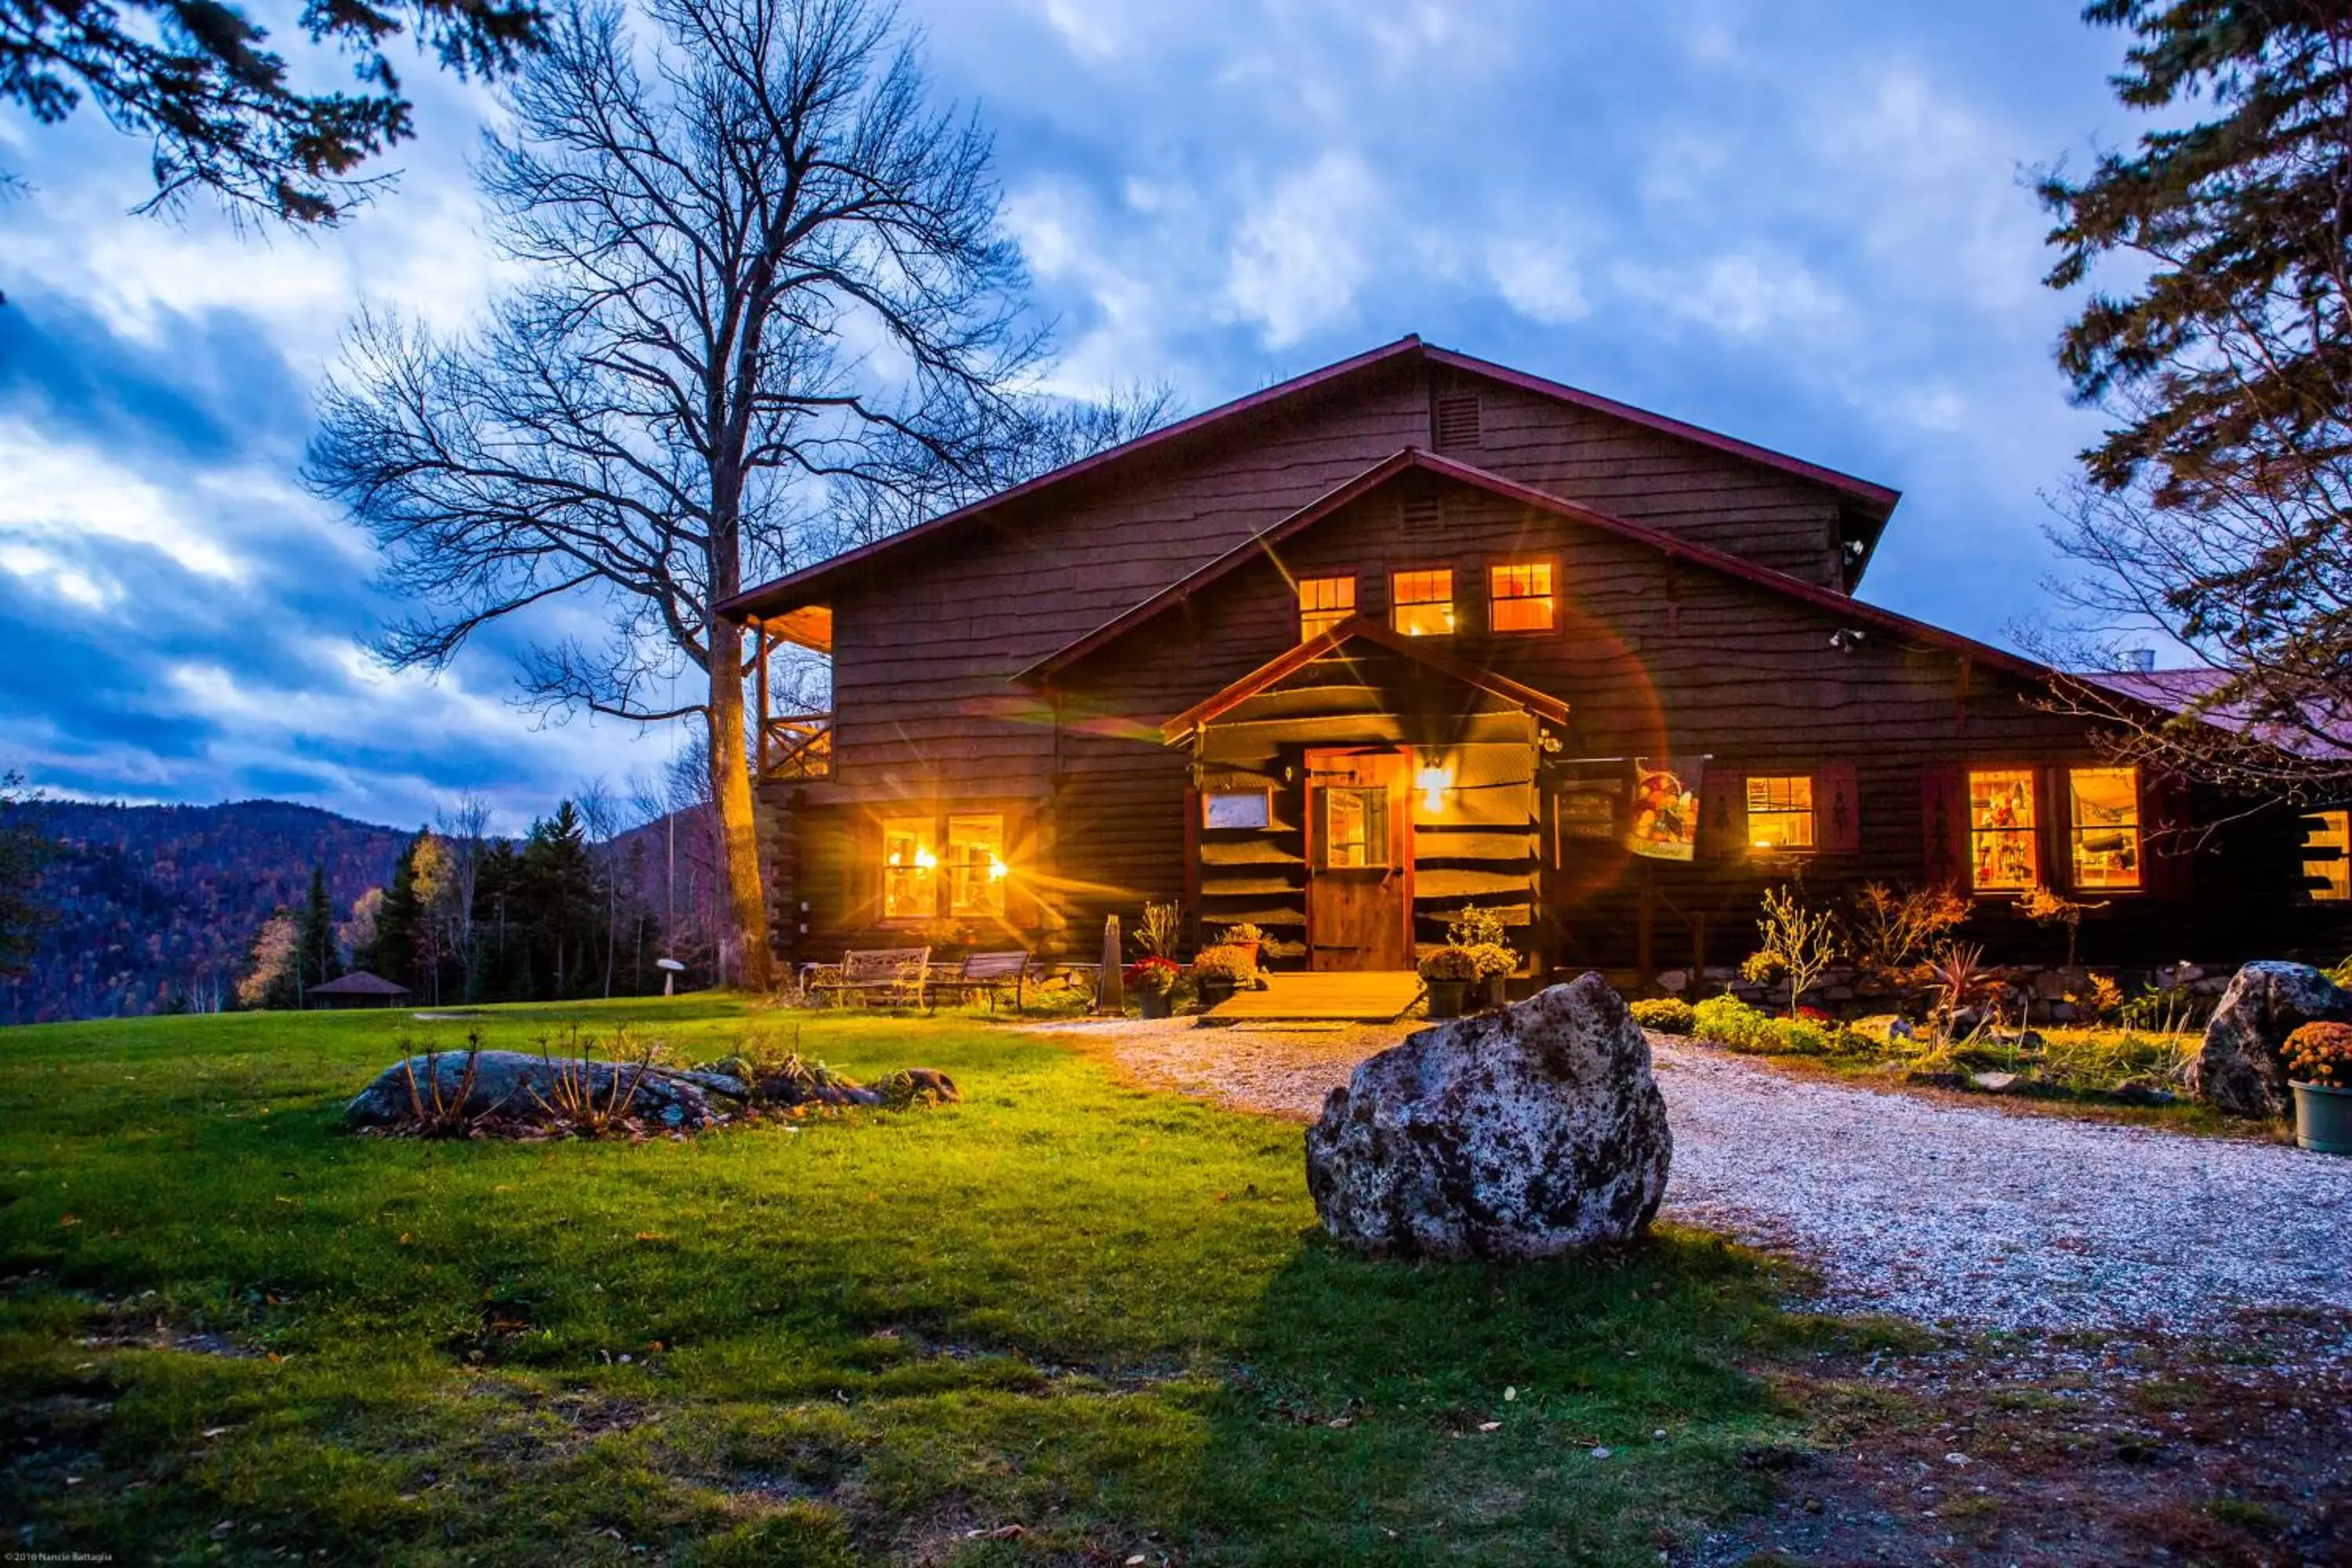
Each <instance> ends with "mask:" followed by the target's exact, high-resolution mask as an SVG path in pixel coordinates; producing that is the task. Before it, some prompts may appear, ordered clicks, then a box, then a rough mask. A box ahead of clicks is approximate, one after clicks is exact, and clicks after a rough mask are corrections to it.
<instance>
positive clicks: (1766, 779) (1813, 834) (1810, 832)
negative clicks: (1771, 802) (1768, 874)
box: [1739, 768, 1822, 855]
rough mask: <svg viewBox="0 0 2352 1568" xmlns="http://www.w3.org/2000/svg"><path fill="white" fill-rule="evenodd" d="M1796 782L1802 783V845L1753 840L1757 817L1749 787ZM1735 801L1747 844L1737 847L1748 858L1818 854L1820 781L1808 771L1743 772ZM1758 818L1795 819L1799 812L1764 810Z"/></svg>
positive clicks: (1794, 809)
mask: <svg viewBox="0 0 2352 1568" xmlns="http://www.w3.org/2000/svg"><path fill="white" fill-rule="evenodd" d="M1798 779H1801V780H1803V781H1804V785H1805V804H1804V806H1803V807H1802V815H1803V816H1804V819H1805V842H1804V843H1802V844H1759V843H1758V842H1757V841H1756V818H1757V816H1758V815H1759V814H1758V812H1757V810H1756V805H1755V800H1754V797H1753V796H1752V795H1749V793H1748V791H1749V788H1750V786H1751V785H1754V784H1769V783H1772V782H1775V781H1781V782H1787V781H1793V780H1798ZM1739 800H1740V812H1741V820H1742V822H1743V823H1744V824H1745V825H1746V826H1745V833H1744V837H1746V838H1747V843H1746V844H1745V845H1743V846H1742V849H1743V851H1744V852H1745V853H1747V854H1749V855H1818V854H1820V853H1821V852H1822V804H1821V778H1820V775H1819V774H1818V773H1815V772H1814V771H1813V770H1812V769H1811V768H1803V769H1794V770H1772V769H1765V768H1749V769H1743V770H1741V772H1740V774H1739ZM1762 815H1763V816H1798V815H1799V810H1798V808H1795V807H1791V808H1790V809H1789V810H1786V811H1767V812H1764V813H1762Z"/></svg>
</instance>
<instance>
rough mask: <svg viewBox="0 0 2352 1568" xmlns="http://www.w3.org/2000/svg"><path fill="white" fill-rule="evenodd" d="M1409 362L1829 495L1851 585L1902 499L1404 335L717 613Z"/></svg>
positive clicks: (820, 591) (806, 600)
mask: <svg viewBox="0 0 2352 1568" xmlns="http://www.w3.org/2000/svg"><path fill="white" fill-rule="evenodd" d="M1412 358H1418V359H1420V360H1421V361H1423V363H1429V364H1434V365H1440V366H1443V367H1444V368H1447V369H1451V370H1456V371H1461V372H1464V373H1466V374H1472V375H1480V376H1485V377H1487V378H1488V379H1490V380H1493V381H1496V382H1500V383H1502V384H1506V385H1508V386H1513V387H1517V388H1518V389H1519V390H1520V391H1523V392H1528V393H1532V394H1534V395H1538V396H1541V397H1547V398H1551V399H1554V400H1556V401H1559V402H1562V403H1567V404H1570V405H1574V406H1576V407H1579V408H1584V409H1589V410H1591V411H1592V412H1594V413H1598V414H1604V415H1607V416H1610V417H1611V418H1614V419H1622V420H1625V421H1627V422H1628V423H1631V424H1634V425H1638V426H1643V427H1644V428H1646V429H1651V430H1655V431H1658V432H1660V433H1661V434H1663V435H1667V436H1672V437H1676V438H1677V439H1680V440H1685V441H1691V442H1695V443H1696V444H1697V445H1699V446H1702V447H1709V448H1711V449H1713V450H1715V451H1718V452H1721V453H1724V454H1725V455H1727V456H1728V457H1734V458H1740V459H1742V460H1744V461H1747V462H1751V463H1757V464H1759V465H1761V466H1763V467H1765V468H1772V469H1775V470H1777V471H1779V472H1780V473H1784V474H1787V475H1789V476H1790V477H1791V478H1794V479H1803V480H1805V481H1807V482H1808V483H1811V484H1817V485H1821V486H1822V487H1824V488H1825V489H1830V490H1832V491H1834V492H1836V493H1837V494H1838V495H1839V496H1841V497H1843V499H1844V500H1846V501H1847V502H1849V503H1851V504H1852V506H1853V509H1854V510H1856V511H1857V512H1859V513H1860V514H1861V516H1862V517H1863V519H1864V522H1865V523H1866V524H1867V527H1866V530H1865V532H1864V541H1863V543H1864V551H1863V555H1862V557H1861V559H1860V561H1858V562H1857V563H1855V565H1854V568H1853V572H1854V574H1855V575H1856V576H1857V577H1858V576H1859V575H1860V573H1861V569H1862V566H1863V565H1864V564H1866V563H1868V561H1869V559H1870V552H1871V550H1873V549H1874V548H1875V547H1876V544H1877V542H1878V534H1879V532H1880V531H1881V530H1883V529H1884V527H1885V522H1886V519H1887V516H1888V514H1889V513H1891V512H1892V511H1893V510H1895V502H1896V501H1897V500H1900V499H1902V498H1901V492H1900V491H1898V490H1894V489H1888V488H1887V487H1886V486H1885V485H1878V484H1873V483H1871V482H1870V481H1869V480H1867V479H1856V478H1854V477H1853V475H1851V474H1845V473H1841V472H1839V471H1838V470H1836V469H1834V468H1823V467H1822V466H1821V465H1820V464H1818V463H1809V462H1806V461H1805V460H1803V459H1802V458H1791V457H1790V456H1788V455H1787V454H1786V453H1782V452H1775V451H1773V450H1771V449H1770V448H1769V447H1759V446H1756V445H1755V444H1753V443H1752V442H1748V441H1742V440H1739V439H1738V438H1737V437H1731V436H1726V435H1722V434H1720V433H1719V432H1717V431H1713V430H1708V429H1705V428H1703V427H1701V426H1696V425H1689V424H1685V423H1684V422H1683V421H1682V420H1679V419H1673V418H1669V417H1667V416H1664V415H1663V414H1653V413H1651V412H1650V411H1649V410H1647V409H1643V408H1636V407H1634V406H1633V405H1631V404H1626V403H1619V402H1616V401H1615V400H1613V399H1612V398H1607V397H1602V396H1600V395H1597V394H1595V393H1590V392H1585V391H1582V390H1580V389H1579V388H1576V387H1572V386H1569V385H1566V384H1562V383H1559V382H1556V381H1547V380H1545V379H1544V378H1543V377H1541V376H1537V375H1530V374H1527V373H1526V372H1524V371H1517V370H1512V369H1510V368H1509V367H1507V366H1505V365H1499V364H1495V363H1489V362H1488V361H1486V360H1482V359H1477V358H1475V357H1473V356H1471V355H1469V354H1465V353H1456V352H1454V350H1452V349H1443V348H1438V347H1435V346H1434V345H1432V344H1428V343H1424V342H1422V341H1421V338H1420V337H1419V335H1418V334H1408V335H1407V336H1404V337H1402V338H1399V339H1398V340H1397V341H1396V342H1392V343H1384V344H1382V345H1381V347H1379V348H1376V349H1372V350H1370V351H1369V352H1367V353H1360V354H1357V355H1355V356H1353V357H1352V358H1349V359H1343V360H1339V361H1338V362H1336V363H1332V364H1327V365H1325V366H1323V367H1322V368H1321V369H1320V370H1313V371H1308V372H1307V374H1304V375H1299V376H1294V377H1292V378H1291V379H1290V380H1288V381H1284V382H1277V383H1276V384H1274V385H1272V386H1269V387H1265V388H1263V389H1262V390H1260V391H1257V392H1253V393H1251V394H1249V395H1247V396H1244V397H1237V398H1234V400H1233V401H1232V402H1230V403H1224V404H1221V405H1218V406H1216V407H1214V408H1211V409H1208V410H1206V411H1205V412H1202V413H1200V414H1195V415H1193V416H1192V417H1191V418H1189V419H1181V420H1178V421H1177V422H1176V423H1175V424H1173V425H1170V426H1166V427H1165V428H1162V429H1159V430H1154V431H1151V432H1150V433H1149V434H1146V435H1142V436H1139V437H1136V438H1135V439H1133V440H1131V441H1126V442H1122V443H1120V444H1119V445H1118V446H1116V447H1108V448H1107V449H1105V450H1103V451H1100V452H1097V453H1096V454H1094V455H1093V456H1092V457H1089V458H1080V459H1079V460H1078V461H1076V462H1075V463H1069V464H1066V465H1064V466H1063V467H1061V468H1055V469H1054V470H1052V471H1051V472H1049V473H1045V474H1040V475H1038V476H1037V477H1036V478H1035V479H1029V480H1026V481H1024V482H1023V483H1021V484H1017V485H1014V486H1013V487H1012V488H1011V489H1003V490H999V491H998V492H997V493H996V494H994V495H992V496H986V497H983V498H982V499H981V500H976V501H974V502H972V503H971V505H969V506H964V507H959V508H957V509H956V510H953V511H950V512H943V513H941V514H940V516H938V517H935V518H931V519H929V521H924V522H920V523H918V524H916V525H915V526H914V527H912V528H909V529H907V530H905V531H902V532H898V533H894V534H892V535H890V536H889V537H888V538H887V539H878V540H876V541H875V542H872V543H870V544H861V545H859V546H857V547H856V549H854V550H846V551H844V552H841V553H840V554H838V555H834V556H829V557H827V558H826V559H825V560H823V561H819V562H817V563H814V565H809V566H804V567H803V568H801V569H800V570H799V571H797V572H792V573H787V574H785V575H783V576H782V577H778V578H776V579H774V580H773V581H772V582H768V583H762V584H759V585H758V586H757V587H752V588H747V589H745V590H743V591H742V592H741V593H740V594H737V595H734V596H732V597H731V598H729V599H726V600H723V601H721V602H720V604H719V614H720V615H722V616H727V617H728V618H730V619H732V620H740V619H742V618H743V617H745V616H772V615H780V614H782V613H783V612H785V611H788V610H793V609H798V608H800V607H801V606H803V605H810V604H814V603H816V602H818V601H819V599H820V598H821V597H822V596H823V595H824V593H825V592H826V591H827V589H828V588H829V587H830V585H831V584H833V583H835V581H836V580H837V579H838V578H839V577H840V576H841V574H844V573H845V572H848V571H850V570H851V569H853V568H856V567H859V566H864V565H866V564H869V563H873V562H874V561H876V560H877V559H878V558H880V557H883V556H885V555H896V554H898V553H899V552H904V551H907V550H910V549H914V548H917V547H919V546H923V545H927V544H930V543H936V542H938V541H939V540H940V539H941V538H942V537H944V536H946V535H948V534H950V533H953V532H955V531H959V530H960V529H961V528H962V527H963V526H965V525H967V524H969V523H971V521H974V520H976V519H978V518H982V517H984V516H986V515H988V514H990V513H992V512H993V511H995V510H997V509H999V508H1000V507H1003V506H1006V505H1009V504H1011V503H1013V502H1014V501H1018V500H1026V499H1029V498H1031V497H1034V496H1037V495H1039V494H1042V493H1044V492H1045V491H1047V490H1051V489H1058V488H1059V487H1061V486H1063V485H1066V484H1068V483H1070V482H1071V481H1073V480H1075V479H1082V478H1084V477H1086V476H1087V475H1091V474H1099V473H1102V472H1103V471H1105V470H1107V469H1110V468H1118V467H1121V466H1124V465H1125V464H1127V463H1129V462H1130V461H1131V460H1133V459H1135V458H1139V457H1142V456H1146V455H1149V454H1150V453H1153V452H1157V451H1160V450H1162V449H1164V448H1166V447H1170V446H1172V445H1175V444H1177V443H1180V442H1182V441H1184V440H1186V439H1188V438H1190V437H1194V436H1198V435H1201V434H1202V433H1204V432H1208V431H1212V430H1214V429H1216V428H1218V427H1221V426H1227V425H1229V424H1230V423H1231V422H1232V421H1234V419H1237V418H1239V417H1241V416H1244V415H1248V414H1256V413H1263V412H1264V411H1265V410H1266V409H1268V408H1272V407H1274V406H1276V405H1280V404H1284V403H1287V402H1290V401H1291V400H1293V399H1295V398H1297V397H1300V396H1303V395H1306V394H1308V393H1311V392H1314V391H1317V390H1318V389H1328V387H1330V386H1331V385H1333V384H1336V383H1338V382H1340V381H1343V380H1346V379H1348V378H1349V377H1351V376H1355V375H1358V374H1362V373H1364V372H1367V371H1370V370H1371V369H1373V368H1375V367H1377V366H1381V365H1384V364H1388V363H1392V362H1399V361H1402V360H1406V359H1412Z"/></svg>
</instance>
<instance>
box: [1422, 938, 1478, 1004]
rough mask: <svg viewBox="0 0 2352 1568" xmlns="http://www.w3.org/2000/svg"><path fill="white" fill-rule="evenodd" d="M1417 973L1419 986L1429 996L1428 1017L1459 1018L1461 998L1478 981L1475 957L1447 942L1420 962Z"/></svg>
mask: <svg viewBox="0 0 2352 1568" xmlns="http://www.w3.org/2000/svg"><path fill="white" fill-rule="evenodd" d="M1420 969H1421V983H1422V985H1423V988H1424V989H1426V990H1427V991H1428V993H1429V1016H1431V1017H1433V1018H1459V1017H1460V1016H1462V994H1463V992H1464V991H1465V990H1467V989H1468V988H1469V984H1470V983H1471V982H1472V981H1473V980H1475V979H1477V978H1478V955H1477V954H1476V953H1475V952H1472V951H1471V950H1470V949H1469V948H1466V947H1457V946H1455V945H1454V944H1453V943H1450V942H1449V943H1447V944H1446V945H1445V946H1444V947H1441V948H1439V949H1437V951H1435V952H1432V953H1431V954H1430V955H1429V956H1428V957H1426V958H1424V959H1423V960H1422V961H1421V963H1420Z"/></svg>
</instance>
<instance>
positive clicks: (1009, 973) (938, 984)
mask: <svg viewBox="0 0 2352 1568" xmlns="http://www.w3.org/2000/svg"><path fill="white" fill-rule="evenodd" d="M1028 983H1029V954H1028V952H1026V951H1024V950H1023V949H1020V948H1015V949H1013V951H1012V952H975V953H972V954H971V956H969V957H967V958H966V959H965V960H964V961H963V962H962V963H953V964H936V965H934V966H933V967H932V972H931V995H932V1000H934V1001H937V1000H938V998H939V994H940V993H941V992H943V991H944V992H949V993H952V994H954V996H955V997H956V999H957V1000H958V1001H962V1000H965V999H966V998H969V997H970V996H971V994H973V993H974V992H980V991H984V992H986V993H987V994H988V1010H989V1011H990V1012H992V1013H993V1012H995V1011H996V998H997V996H998V995H999V994H1002V993H1003V990H1004V989H1005V987H1007V986H1011V987H1012V988H1013V1008H1014V1010H1015V1011H1018V1010H1019V1009H1021V1008H1022V1007H1024V1006H1025V1005H1027V1004H1028V1000H1029V998H1028V994H1027V987H1028Z"/></svg>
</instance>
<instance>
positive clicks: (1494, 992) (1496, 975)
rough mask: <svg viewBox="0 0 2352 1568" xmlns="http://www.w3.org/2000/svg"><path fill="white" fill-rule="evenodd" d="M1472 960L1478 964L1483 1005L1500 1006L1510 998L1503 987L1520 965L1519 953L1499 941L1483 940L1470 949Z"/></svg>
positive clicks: (1480, 998)
mask: <svg viewBox="0 0 2352 1568" xmlns="http://www.w3.org/2000/svg"><path fill="white" fill-rule="evenodd" d="M1469 953H1470V961H1471V963H1474V964H1475V965H1476V966H1477V970H1478V974H1477V982H1476V984H1477V985H1478V988H1479V996H1478V1002H1479V1005H1481V1006H1486V1007H1499V1006H1501V1005H1503V1004H1504V1003H1505V1002H1507V1001H1508V1000H1509V998H1508V997H1507V996H1506V995H1505V994H1504V991H1503V988H1504V986H1505V985H1506V984H1507V983H1508V982H1509V980H1510V978H1511V975H1512V973H1513V972H1514V971H1516V970H1517V968H1518V967H1519V955H1518V954H1517V953H1516V952H1512V951H1511V950H1510V949H1509V948H1507V947H1505V946H1504V945H1503V944H1502V943H1501V942H1480V943H1478V945H1477V946H1475V947H1473V948H1471V949H1469Z"/></svg>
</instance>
